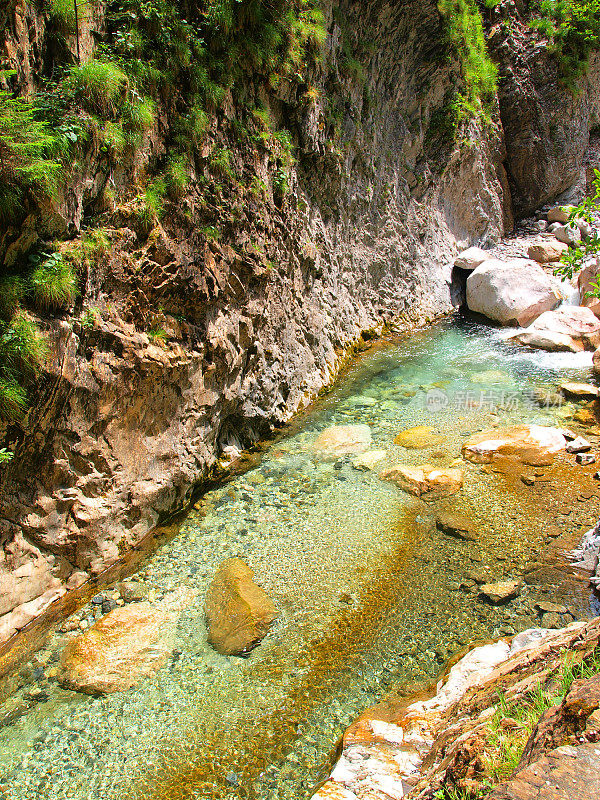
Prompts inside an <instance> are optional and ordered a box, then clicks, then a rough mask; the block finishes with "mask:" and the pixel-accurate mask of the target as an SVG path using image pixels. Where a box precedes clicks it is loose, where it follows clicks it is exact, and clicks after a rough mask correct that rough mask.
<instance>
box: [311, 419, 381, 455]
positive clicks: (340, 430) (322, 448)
mask: <svg viewBox="0 0 600 800" xmlns="http://www.w3.org/2000/svg"><path fill="white" fill-rule="evenodd" d="M371 442H372V439H371V429H370V428H369V426H368V425H333V426H332V427H330V428H326V429H325V430H324V431H323V432H322V433H320V434H319V436H318V437H317V438H316V439H315V441H314V442H313V444H312V449H313V451H314V453H315V454H316V455H317V456H318V457H319V458H324V459H335V458H338V457H339V456H346V455H354V454H355V453H364V452H365V451H366V450H368V449H369V447H370V446H371Z"/></svg>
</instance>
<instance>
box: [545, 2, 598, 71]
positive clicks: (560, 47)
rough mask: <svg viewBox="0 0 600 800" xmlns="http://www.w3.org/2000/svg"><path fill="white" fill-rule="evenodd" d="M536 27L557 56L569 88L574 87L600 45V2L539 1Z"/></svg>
mask: <svg viewBox="0 0 600 800" xmlns="http://www.w3.org/2000/svg"><path fill="white" fill-rule="evenodd" d="M537 14H538V16H537V17H536V18H535V19H534V21H533V23H532V24H533V26H534V27H535V28H536V29H537V30H538V31H539V32H540V33H541V34H542V35H543V36H545V37H546V38H547V39H548V40H549V42H550V45H551V47H552V49H553V51H554V53H555V54H556V56H557V58H558V61H559V65H560V72H561V75H562V78H563V80H564V82H565V83H566V84H567V86H570V87H574V86H575V84H576V82H577V79H578V78H579V77H581V75H582V74H583V73H584V72H585V70H586V69H587V65H588V62H589V57H590V54H591V53H592V51H593V50H597V49H598V44H599V42H600V0H539V2H538V4H537Z"/></svg>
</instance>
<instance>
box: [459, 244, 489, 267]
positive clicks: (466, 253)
mask: <svg viewBox="0 0 600 800" xmlns="http://www.w3.org/2000/svg"><path fill="white" fill-rule="evenodd" d="M490 258H491V256H490V254H489V253H486V251H485V250H482V249H481V247H468V248H467V249H466V250H463V251H462V253H459V254H458V255H457V256H456V258H455V259H454V266H455V267H459V269H464V270H469V271H470V270H474V269H476V268H477V267H478V266H479V265H480V264H483V262H484V261H487V260H488V259H490Z"/></svg>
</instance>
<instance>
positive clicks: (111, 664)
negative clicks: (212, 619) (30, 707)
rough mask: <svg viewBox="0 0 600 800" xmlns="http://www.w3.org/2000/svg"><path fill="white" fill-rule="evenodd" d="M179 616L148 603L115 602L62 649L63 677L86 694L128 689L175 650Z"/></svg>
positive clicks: (61, 676)
mask: <svg viewBox="0 0 600 800" xmlns="http://www.w3.org/2000/svg"><path fill="white" fill-rule="evenodd" d="M175 620H176V616H175V615H173V614H172V613H165V612H164V611H161V610H160V609H158V608H155V607H154V606H151V605H150V604H149V603H132V604H131V605H128V606H123V607H122V608H115V609H114V610H113V611H111V612H110V613H108V614H106V616H104V617H102V618H101V619H100V620H99V621H98V622H96V623H95V624H94V625H92V627H91V628H90V629H89V630H88V631H86V632H85V633H83V634H81V635H80V636H78V637H77V638H76V639H74V640H73V641H72V642H69V644H67V646H66V647H65V649H64V650H63V652H62V656H61V661H60V672H59V681H60V683H61V684H62V685H63V686H66V687H68V688H70V689H75V690H76V691H78V692H85V693H86V694H110V693H112V692H124V691H125V690H127V689H130V688H131V687H132V686H135V685H136V684H137V683H139V682H140V681H141V680H143V679H144V678H147V677H149V676H150V675H153V674H154V673H155V672H156V671H157V670H159V669H160V668H161V667H162V666H163V664H165V662H166V661H167V659H168V658H169V656H170V655H171V653H172V652H173V644H174V638H175Z"/></svg>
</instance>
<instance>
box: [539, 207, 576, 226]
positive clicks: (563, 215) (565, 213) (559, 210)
mask: <svg viewBox="0 0 600 800" xmlns="http://www.w3.org/2000/svg"><path fill="white" fill-rule="evenodd" d="M574 210H575V206H553V207H552V208H550V209H549V210H548V213H547V215H546V216H547V218H548V222H560V223H561V225H565V224H566V223H567V222H568V221H569V217H570V215H571V214H572V213H573V211H574Z"/></svg>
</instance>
